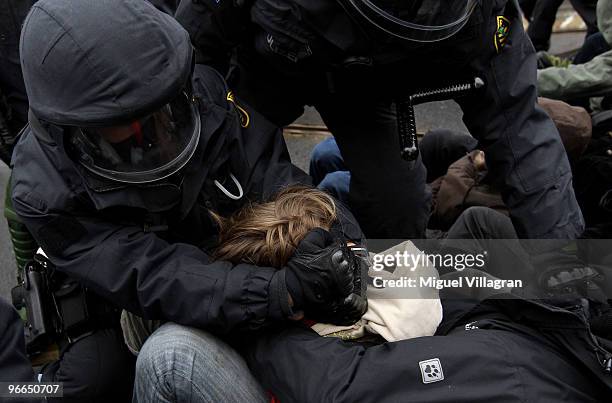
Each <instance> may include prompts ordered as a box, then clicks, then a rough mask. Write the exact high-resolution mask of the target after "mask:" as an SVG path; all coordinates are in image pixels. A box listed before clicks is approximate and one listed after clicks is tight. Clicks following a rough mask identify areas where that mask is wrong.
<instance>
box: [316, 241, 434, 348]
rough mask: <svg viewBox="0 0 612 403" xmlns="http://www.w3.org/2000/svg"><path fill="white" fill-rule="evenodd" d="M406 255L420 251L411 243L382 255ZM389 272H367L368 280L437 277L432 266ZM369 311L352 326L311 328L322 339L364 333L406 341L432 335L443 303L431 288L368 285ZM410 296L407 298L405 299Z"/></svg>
mask: <svg viewBox="0 0 612 403" xmlns="http://www.w3.org/2000/svg"><path fill="white" fill-rule="evenodd" d="M396 252H400V253H403V252H407V253H410V254H414V255H418V254H421V253H422V252H421V251H420V250H419V249H418V248H417V247H416V246H415V245H414V244H413V243H412V242H410V241H406V242H403V243H401V244H399V245H397V246H395V247H393V248H390V249H388V250H386V251H384V252H382V254H384V255H395V254H396ZM392 271H393V272H392V273H391V272H388V271H374V270H373V269H370V272H369V275H370V277H383V278H385V279H399V278H402V277H404V278H405V279H411V278H412V279H415V280H416V282H417V283H418V278H419V277H438V271H437V270H436V269H435V268H434V267H433V266H425V265H419V266H417V267H415V268H414V270H411V268H408V267H395V268H394V270H393V269H392ZM367 296H368V310H367V312H366V313H365V315H363V317H362V319H361V320H360V321H359V322H357V323H356V324H354V325H353V326H345V327H342V326H334V325H328V324H322V323H318V324H316V325H314V326H313V327H312V329H313V330H314V331H316V332H317V333H318V334H320V335H321V336H328V337H339V338H342V339H345V340H347V339H358V338H360V337H363V336H364V335H366V334H367V333H374V334H378V335H380V336H382V337H383V338H384V339H385V340H387V341H398V340H405V339H410V338H414V337H421V336H431V335H433V334H434V333H435V332H436V329H437V328H438V325H439V324H440V322H441V321H442V304H441V303H440V298H439V295H438V291H437V290H436V289H434V288H421V287H416V288H411V289H410V290H405V289H404V290H402V289H397V288H384V289H380V288H375V287H372V286H368V289H367ZM405 297H409V298H405Z"/></svg>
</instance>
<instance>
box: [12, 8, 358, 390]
mask: <svg viewBox="0 0 612 403" xmlns="http://www.w3.org/2000/svg"><path fill="white" fill-rule="evenodd" d="M100 21H103V23H100ZM20 51H21V62H22V70H23V75H24V79H25V85H26V90H27V94H28V98H29V102H30V113H29V124H28V126H27V127H26V129H25V132H24V133H23V135H22V137H21V139H20V141H19V143H18V144H17V146H16V148H15V153H14V160H13V165H14V169H13V176H12V200H13V205H14V208H15V210H16V212H17V214H18V215H19V217H20V218H21V219H22V220H23V222H24V223H25V224H26V226H27V227H28V229H29V230H30V232H31V233H32V235H33V236H34V238H35V239H36V241H37V243H38V244H39V245H41V246H42V248H43V249H44V251H45V252H46V254H47V255H48V259H49V263H50V265H51V266H53V267H55V271H56V272H57V273H60V274H62V275H63V276H64V277H65V278H66V281H65V282H63V283H62V284H60V285H59V286H60V287H59V289H60V291H61V293H60V292H59V291H58V290H56V289H52V290H51V292H52V293H53V299H54V300H55V301H56V305H55V306H57V307H58V311H61V312H59V315H60V318H59V320H58V322H59V323H60V324H61V325H62V328H61V329H60V332H61V333H62V336H64V337H63V343H62V344H63V345H62V352H63V357H62V358H61V360H60V361H59V362H58V363H56V365H52V366H50V367H47V369H49V371H48V372H45V373H44V374H43V380H49V381H51V380H53V381H63V382H64V396H65V398H72V399H74V400H75V401H86V400H91V401H111V400H113V401H115V400H116V399H117V398H120V399H123V398H125V396H121V393H122V392H126V391H127V393H128V394H129V392H130V390H131V385H130V384H129V372H130V368H126V366H129V364H130V361H129V360H128V359H126V358H122V357H124V356H125V353H126V351H127V350H126V348H125V346H123V345H122V344H123V343H122V338H121V337H120V333H119V334H118V330H117V325H118V323H119V322H118V320H117V319H118V318H117V315H116V313H117V312H118V311H117V309H121V308H122V309H126V310H128V311H130V312H133V313H135V314H137V315H139V316H142V317H144V318H147V319H160V320H164V321H172V322H176V323H178V324H180V325H185V326H193V327H198V328H200V329H205V330H206V331H207V332H211V333H214V334H216V335H224V334H228V333H234V332H236V331H238V330H253V329H259V328H261V327H262V326H265V325H267V324H269V323H270V322H278V321H282V320H284V319H287V318H289V317H296V316H295V315H296V314H297V313H298V311H304V312H306V313H308V314H309V316H311V317H317V316H318V317H321V318H326V319H327V320H331V321H344V320H346V319H343V318H338V317H335V316H334V314H333V313H330V312H329V306H330V305H329V304H330V303H336V304H338V305H341V306H343V307H344V308H345V309H343V310H342V312H343V315H345V314H346V315H348V316H350V315H351V314H352V315H360V314H361V313H362V312H363V310H364V309H365V300H363V299H361V298H356V297H355V296H354V295H353V296H352V297H351V296H350V295H349V294H351V293H352V290H353V281H354V279H355V278H354V275H353V270H352V269H349V268H348V266H350V265H348V266H347V265H346V264H345V263H344V262H345V261H346V260H345V259H344V258H343V254H342V253H340V255H338V253H339V251H340V248H339V246H338V245H337V244H336V243H335V241H334V240H333V239H332V237H331V235H330V234H329V233H327V232H324V231H317V232H315V233H313V234H311V236H309V237H308V242H305V243H301V244H300V245H298V248H297V251H298V253H296V255H295V257H294V258H293V259H291V260H290V262H289V263H288V265H287V267H285V268H283V269H281V270H275V269H272V268H265V267H256V266H253V265H248V264H239V265H232V264H231V263H229V262H223V261H212V260H211V258H210V257H209V255H208V254H207V252H206V250H207V249H208V248H210V247H211V246H214V244H215V234H216V231H217V229H216V226H215V224H214V221H213V219H212V218H211V216H210V211H214V212H215V213H217V214H221V215H226V214H231V213H232V212H233V211H235V210H236V209H238V208H239V207H241V206H242V205H243V204H244V203H247V202H248V201H249V200H259V199H261V198H266V197H268V196H270V195H271V194H273V193H275V192H276V191H278V190H279V189H280V188H282V187H283V186H286V185H287V184H291V183H305V182H306V183H307V182H308V176H307V175H306V174H305V173H304V172H302V171H300V170H299V169H298V168H296V167H295V166H293V165H291V164H290V162H289V159H288V153H287V149H286V146H285V143H284V142H283V141H282V139H281V138H280V137H279V136H278V135H277V132H278V128H277V127H275V126H274V125H272V124H271V123H269V122H267V121H266V120H265V119H264V118H263V117H262V116H261V115H259V114H258V113H257V112H256V111H254V110H252V109H251V108H250V107H249V106H248V104H246V103H243V102H242V101H241V100H240V98H238V97H235V96H234V95H233V94H232V92H231V91H230V90H229V88H228V87H227V86H226V84H225V82H224V81H223V79H222V77H221V76H220V75H219V74H218V73H217V72H215V71H214V70H213V69H212V68H209V67H207V66H202V65H197V64H195V63H194V62H195V60H194V57H193V48H192V45H191V43H190V41H189V36H188V34H187V32H186V31H185V30H184V29H183V28H182V27H181V26H180V25H179V24H178V23H177V22H176V21H175V20H174V19H173V18H172V17H170V16H168V15H166V14H164V13H162V12H160V11H158V10H156V9H155V8H154V7H153V6H151V5H150V4H149V3H147V2H143V1H139V0H84V1H79V2H72V1H69V0H41V1H39V2H37V3H36V4H35V5H34V6H33V8H32V10H31V11H30V13H29V14H28V17H27V18H26V21H25V23H24V27H23V33H22V40H21V49H20ZM340 216H341V220H342V222H341V223H339V225H338V229H337V230H338V232H337V234H338V236H346V237H347V238H350V239H355V240H357V241H358V240H359V239H360V237H361V232H360V230H359V227H358V226H357V225H356V224H354V223H353V221H354V220H352V219H351V218H350V214H349V213H348V212H345V213H344V214H341V215H340ZM74 281H76V282H77V284H78V285H80V286H81V289H82V290H81V291H78V290H79V287H73V285H74ZM66 282H68V284H69V285H70V287H67V286H66ZM75 290H76V291H75ZM60 294H61V295H60ZM66 296H69V297H70V298H68V299H67V298H65V297H66ZM347 296H349V297H350V298H349V300H348V301H347V302H346V303H345V300H344V298H345V297H347ZM75 300H76V301H82V302H83V303H84V304H85V307H84V308H83V307H81V308H80V309H79V306H78V305H70V304H71V303H72V301H75ZM62 306H65V307H66V308H65V309H62ZM210 343H211V348H213V349H214V348H215V346H216V345H218V344H219V343H221V341H220V340H219V339H218V338H217V337H216V336H210ZM236 359H237V360H239V358H236ZM235 364H236V367H239V366H240V364H239V363H235ZM243 366H244V365H243ZM232 368H234V367H233V366H231V365H230V366H228V367H224V368H221V369H220V370H219V371H217V372H215V373H211V374H209V377H210V379H209V382H210V383H211V385H214V384H215V383H216V382H218V381H219V377H225V378H228V377H231V378H235V379H233V382H235V383H237V384H238V385H239V384H241V382H244V383H245V385H246V384H252V382H251V383H249V381H248V379H246V378H248V377H250V375H249V374H248V372H244V371H243V373H232ZM225 378H224V379H225ZM239 389H240V388H236V390H239ZM228 393H231V391H228ZM117 395H119V396H117Z"/></svg>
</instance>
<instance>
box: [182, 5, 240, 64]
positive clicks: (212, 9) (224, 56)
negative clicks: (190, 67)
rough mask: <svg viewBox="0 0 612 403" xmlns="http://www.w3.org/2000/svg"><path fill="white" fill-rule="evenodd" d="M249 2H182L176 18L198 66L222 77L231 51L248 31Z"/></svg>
mask: <svg viewBox="0 0 612 403" xmlns="http://www.w3.org/2000/svg"><path fill="white" fill-rule="evenodd" d="M248 2H249V1H215V0H202V1H198V2H196V1H191V0H184V1H181V2H180V4H179V6H178V9H177V10H176V14H175V17H176V19H177V21H178V22H179V23H181V25H182V26H183V27H184V28H185V29H186V30H187V32H189V37H190V38H191V42H192V43H193V46H194V47H195V49H196V60H197V62H198V63H201V64H207V65H210V66H213V67H215V68H216V69H217V70H218V71H220V72H222V73H225V72H226V71H227V68H228V64H229V58H230V51H231V49H232V48H233V47H235V46H236V45H238V43H239V42H240V41H241V39H242V36H243V34H244V32H245V31H246V29H247V27H248V18H249V11H248V9H249V7H248V6H247V5H246V4H245V3H248Z"/></svg>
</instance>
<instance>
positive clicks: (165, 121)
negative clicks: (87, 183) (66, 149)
mask: <svg viewBox="0 0 612 403" xmlns="http://www.w3.org/2000/svg"><path fill="white" fill-rule="evenodd" d="M199 138H200V116H199V113H198V108H197V105H196V102H195V101H194V100H192V99H190V98H189V97H188V96H187V94H181V95H180V96H179V97H177V98H176V99H174V100H172V101H171V102H169V103H168V104H166V105H164V106H163V107H162V108H160V109H159V110H157V111H156V112H154V113H152V114H150V115H148V116H146V117H145V118H143V119H138V120H135V121H133V122H131V123H128V124H125V125H121V126H113V127H98V128H79V129H78V130H76V133H75V134H74V135H73V136H72V137H71V143H72V146H73V148H74V149H75V151H76V152H77V155H78V160H79V162H80V163H81V165H83V166H84V167H85V168H86V169H88V170H89V171H91V172H93V173H95V174H97V175H100V176H102V177H104V178H107V179H111V180H114V181H118V182H123V183H134V184H137V183H148V182H153V181H157V180H160V179H164V178H166V177H168V176H170V175H172V174H174V173H176V172H177V171H178V170H180V169H181V168H183V167H184V166H185V164H187V162H188V161H189V160H190V159H191V157H192V156H193V154H194V153H195V150H196V148H197V145H198V141H199Z"/></svg>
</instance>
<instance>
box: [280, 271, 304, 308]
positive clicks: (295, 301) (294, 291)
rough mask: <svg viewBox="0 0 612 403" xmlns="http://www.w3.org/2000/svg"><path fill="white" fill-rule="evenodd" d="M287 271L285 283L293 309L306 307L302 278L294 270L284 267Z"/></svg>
mask: <svg viewBox="0 0 612 403" xmlns="http://www.w3.org/2000/svg"><path fill="white" fill-rule="evenodd" d="M283 270H284V271H285V284H286V286H287V291H288V295H289V301H290V302H289V304H290V306H291V308H292V309H293V310H296V309H301V308H303V307H304V292H303V290H302V285H301V284H300V280H299V279H298V278H297V276H296V275H295V274H294V273H293V271H292V270H288V269H283Z"/></svg>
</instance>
